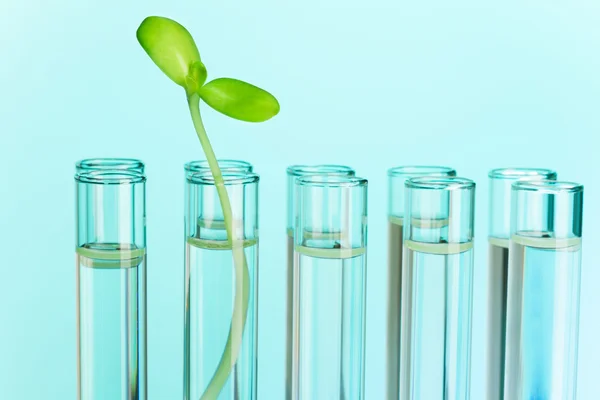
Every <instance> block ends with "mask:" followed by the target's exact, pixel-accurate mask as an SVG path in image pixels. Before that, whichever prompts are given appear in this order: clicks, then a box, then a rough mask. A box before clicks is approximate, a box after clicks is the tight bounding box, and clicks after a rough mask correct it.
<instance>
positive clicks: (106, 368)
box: [76, 244, 148, 400]
mask: <svg viewBox="0 0 600 400" xmlns="http://www.w3.org/2000/svg"><path fill="white" fill-rule="evenodd" d="M76 254H77V256H76V262H77V282H78V284H77V305H78V312H77V314H78V324H77V329H78V335H77V336H78V376H79V380H78V381H79V382H78V398H79V399H98V400H100V399H120V400H138V399H140V400H145V399H146V398H147V393H148V391H147V382H146V373H147V364H146V257H145V249H138V248H136V247H134V246H127V245H117V244H92V245H85V246H83V247H79V248H77V250H76Z"/></svg>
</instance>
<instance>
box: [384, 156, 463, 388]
mask: <svg viewBox="0 0 600 400" xmlns="http://www.w3.org/2000/svg"><path fill="white" fill-rule="evenodd" d="M421 176H456V171H455V170H453V169H452V168H448V167H440V166H425V165H407V166H401V167H394V168H390V169H389V170H388V298H387V337H386V340H387V348H386V390H387V397H386V398H388V399H398V397H399V394H400V373H401V372H400V370H401V369H404V370H405V371H410V369H409V368H408V366H406V367H404V368H402V367H401V364H400V362H401V355H400V319H401V315H400V311H401V309H402V307H401V300H402V296H401V291H402V282H403V275H404V272H403V271H404V268H403V266H402V246H403V241H402V230H403V229H404V225H403V221H404V204H405V201H404V200H405V199H404V195H405V188H404V184H405V182H406V180H408V179H411V178H417V177H421ZM407 317H410V312H409V314H408V315H407ZM405 337H406V338H408V334H405ZM404 361H405V362H408V357H404ZM403 381H404V382H406V377H405V378H404V379H403Z"/></svg>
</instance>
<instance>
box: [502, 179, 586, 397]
mask: <svg viewBox="0 0 600 400" xmlns="http://www.w3.org/2000/svg"><path fill="white" fill-rule="evenodd" d="M511 207H512V208H511V225H510V231H511V237H510V258H509V267H508V301H507V323H506V366H505V381H504V398H505V399H511V400H513V399H514V400H521V399H523V400H524V399H527V400H529V399H549V400H555V399H556V400H558V399H560V400H571V399H575V397H576V391H577V347H578V334H579V290H580V278H581V231H582V229H581V228H582V213H583V186H581V185H579V184H576V183H571V182H560V181H531V182H530V181H520V182H516V183H514V184H513V186H512V206H511Z"/></svg>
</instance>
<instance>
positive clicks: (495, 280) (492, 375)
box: [486, 238, 508, 400]
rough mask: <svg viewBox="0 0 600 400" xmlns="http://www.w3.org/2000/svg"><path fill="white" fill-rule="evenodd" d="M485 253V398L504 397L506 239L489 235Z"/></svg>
mask: <svg viewBox="0 0 600 400" xmlns="http://www.w3.org/2000/svg"><path fill="white" fill-rule="evenodd" d="M488 255H489V261H488V277H489V278H488V299H487V316H488V327H487V388H486V393H487V397H486V399H488V400H503V399H504V352H505V347H506V346H505V344H506V296H507V284H508V240H507V239H499V238H490V240H489V253H488Z"/></svg>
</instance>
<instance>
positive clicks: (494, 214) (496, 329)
mask: <svg viewBox="0 0 600 400" xmlns="http://www.w3.org/2000/svg"><path fill="white" fill-rule="evenodd" d="M488 175H489V178H490V181H489V182H490V202H489V234H488V243H489V244H488V248H489V250H488V257H489V258H488V296H487V339H486V342H487V357H486V360H487V368H486V372H487V379H486V399H488V400H503V399H504V351H505V348H506V346H505V340H506V295H507V292H506V288H507V282H508V257H509V256H508V248H509V246H508V243H509V238H510V207H511V200H510V196H511V187H512V184H513V183H514V182H516V181H519V180H545V179H546V180H548V179H550V180H555V179H556V172H554V171H552V170H549V169H541V168H499V169H494V170H492V171H490V173H489V174H488Z"/></svg>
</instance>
